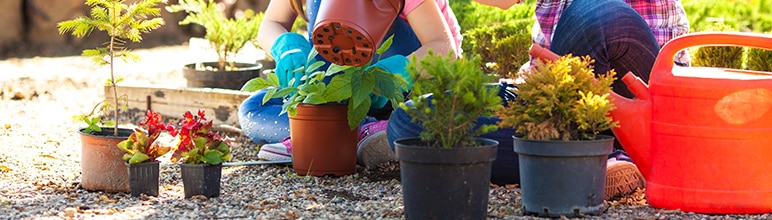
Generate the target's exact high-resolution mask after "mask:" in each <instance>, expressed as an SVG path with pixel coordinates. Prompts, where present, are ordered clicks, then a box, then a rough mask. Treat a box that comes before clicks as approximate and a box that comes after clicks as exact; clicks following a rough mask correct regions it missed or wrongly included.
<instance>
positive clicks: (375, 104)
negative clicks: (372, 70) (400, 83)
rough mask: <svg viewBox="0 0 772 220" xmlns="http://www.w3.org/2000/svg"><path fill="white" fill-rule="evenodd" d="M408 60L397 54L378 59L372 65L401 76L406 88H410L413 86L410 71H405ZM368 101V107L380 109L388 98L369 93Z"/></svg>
mask: <svg viewBox="0 0 772 220" xmlns="http://www.w3.org/2000/svg"><path fill="white" fill-rule="evenodd" d="M408 62H410V60H408V59H407V57H405V56H403V55H399V54H397V55H393V56H390V57H387V58H384V59H382V60H379V61H378V62H376V63H375V64H373V66H376V67H380V68H383V69H385V70H386V71H388V72H391V73H394V74H397V75H399V76H402V78H404V79H405V80H407V88H408V89H410V88H412V87H413V79H412V78H411V77H410V73H408V72H407V64H408ZM370 102H371V104H370V109H381V108H383V107H384V106H386V103H388V102H389V100H388V99H386V97H383V96H378V95H373V94H371V95H370Z"/></svg>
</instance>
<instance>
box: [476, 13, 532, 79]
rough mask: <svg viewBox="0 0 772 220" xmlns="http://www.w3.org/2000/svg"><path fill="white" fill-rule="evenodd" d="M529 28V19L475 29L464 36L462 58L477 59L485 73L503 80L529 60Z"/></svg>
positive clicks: (530, 21)
mask: <svg viewBox="0 0 772 220" xmlns="http://www.w3.org/2000/svg"><path fill="white" fill-rule="evenodd" d="M532 25H533V19H520V20H512V21H508V22H505V23H500V24H492V25H482V26H479V27H476V28H474V29H471V30H468V31H466V32H464V39H466V40H465V42H464V44H462V49H463V50H464V53H466V55H465V56H479V57H481V58H482V62H481V63H480V66H482V67H483V68H485V70H486V72H493V73H496V75H498V76H499V77H505V76H507V75H509V74H511V73H516V72H517V71H518V70H519V69H520V66H521V65H522V64H523V63H526V62H528V61H529V60H530V56H529V54H528V50H529V49H530V47H531V45H532V44H533V41H532V40H531V32H530V30H531V28H530V27H531V26H532ZM489 64H495V65H489Z"/></svg>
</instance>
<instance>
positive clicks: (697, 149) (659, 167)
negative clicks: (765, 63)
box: [532, 32, 772, 214]
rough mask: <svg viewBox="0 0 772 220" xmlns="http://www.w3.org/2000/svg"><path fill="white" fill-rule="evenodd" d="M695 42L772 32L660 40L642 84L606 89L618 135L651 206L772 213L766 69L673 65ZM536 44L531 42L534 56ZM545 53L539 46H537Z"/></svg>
mask: <svg viewBox="0 0 772 220" xmlns="http://www.w3.org/2000/svg"><path fill="white" fill-rule="evenodd" d="M695 46H746V47H755V48H761V49H767V50H772V36H770V35H761V34H753V33H727V32H721V33H693V34H688V35H684V36H681V37H678V38H675V39H673V40H671V41H670V42H668V43H667V44H665V45H664V46H663V48H662V49H661V50H660V53H659V55H658V56H657V59H656V61H655V63H654V66H653V68H652V72H651V76H650V80H649V84H648V86H647V85H646V84H645V83H643V82H642V81H641V80H640V79H639V78H637V77H635V75H633V74H630V73H627V74H626V75H625V76H624V77H623V78H622V80H623V82H624V83H625V84H626V85H627V86H628V88H629V89H630V91H631V92H632V93H633V94H634V96H635V98H633V99H627V98H624V97H622V96H619V95H617V94H613V93H612V94H611V97H612V101H613V102H614V104H615V105H616V106H617V109H616V110H614V111H612V113H611V116H612V118H613V119H614V120H616V121H619V124H620V126H619V127H617V128H615V129H613V132H614V134H615V136H616V137H617V139H618V140H619V141H620V143H621V144H622V146H623V147H624V149H625V150H626V151H627V153H628V154H629V155H630V157H631V158H632V159H633V161H634V162H635V163H636V165H637V166H638V168H639V169H640V171H641V173H642V174H643V176H644V178H645V179H646V182H647V183H646V198H647V201H648V203H649V204H650V205H651V206H652V207H656V208H665V209H680V210H682V211H685V212H698V213H712V214H753V213H768V212H772V73H770V72H759V71H748V70H737V69H726V68H712V67H679V66H674V65H673V64H674V60H673V58H674V56H675V54H676V53H678V51H680V50H683V49H686V48H689V47H695ZM538 49H539V48H535V49H533V50H532V51H533V53H532V54H536V55H535V56H537V57H544V56H542V55H538V53H537V52H539V50H538ZM541 52H544V51H541Z"/></svg>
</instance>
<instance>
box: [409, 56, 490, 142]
mask: <svg viewBox="0 0 772 220" xmlns="http://www.w3.org/2000/svg"><path fill="white" fill-rule="evenodd" d="M478 63H480V61H479V58H478V57H475V58H473V59H454V58H451V55H450V54H448V55H447V56H442V55H437V54H434V53H433V52H431V51H429V53H428V54H427V55H426V56H424V57H423V58H422V59H421V60H420V61H419V60H417V58H415V57H413V60H412V62H411V63H410V64H409V65H408V67H407V68H408V72H410V76H411V77H412V78H413V79H415V80H414V81H415V82H416V83H415V85H414V86H413V91H411V97H410V99H411V100H412V101H413V105H411V106H408V105H406V104H405V103H401V104H400V107H401V108H402V109H404V110H405V111H406V112H407V113H408V114H409V115H410V116H411V117H413V120H414V121H417V122H419V123H421V124H422V125H423V127H424V130H423V131H422V132H421V140H422V141H425V142H427V143H429V144H430V145H431V146H432V147H439V148H453V147H461V146H471V145H474V137H477V136H479V135H481V134H484V133H488V132H491V131H494V130H496V129H497V128H498V127H497V126H496V125H482V126H480V128H478V129H477V130H473V129H474V126H475V121H476V120H477V118H478V117H480V116H485V117H490V116H492V115H493V112H494V111H495V110H496V108H497V107H498V106H499V105H501V98H499V97H498V88H497V87H495V86H487V84H488V83H489V82H490V81H491V78H490V76H488V75H486V74H485V73H484V72H483V71H482V70H481V69H480V67H479V66H478V65H477V64H478ZM421 76H426V77H428V78H427V79H419V78H420V77H421ZM425 94H432V96H431V100H429V99H428V97H427V96H426V95H425Z"/></svg>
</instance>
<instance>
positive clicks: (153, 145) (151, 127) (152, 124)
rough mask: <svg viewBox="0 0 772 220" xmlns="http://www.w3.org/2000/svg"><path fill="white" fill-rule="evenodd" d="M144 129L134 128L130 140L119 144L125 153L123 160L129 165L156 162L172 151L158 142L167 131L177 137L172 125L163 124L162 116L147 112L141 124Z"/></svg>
mask: <svg viewBox="0 0 772 220" xmlns="http://www.w3.org/2000/svg"><path fill="white" fill-rule="evenodd" d="M139 125H140V126H145V129H142V127H137V128H134V133H132V134H131V135H130V136H129V138H128V139H126V140H124V141H121V142H120V143H118V148H120V149H121V150H123V151H125V152H126V154H124V155H123V160H124V161H126V162H128V163H129V164H136V163H142V162H145V161H148V160H156V158H158V157H160V156H163V155H164V154H166V153H168V152H169V151H170V150H171V146H169V145H163V144H161V143H158V142H156V140H157V139H158V137H160V136H161V134H162V133H163V132H164V131H166V132H169V133H170V134H171V135H172V136H176V135H177V134H176V133H177V130H175V129H174V125H172V124H163V120H162V118H161V115H160V114H158V113H157V112H153V111H152V110H147V113H146V114H145V120H143V121H141V122H140V123H139Z"/></svg>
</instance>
